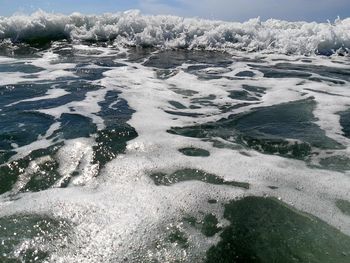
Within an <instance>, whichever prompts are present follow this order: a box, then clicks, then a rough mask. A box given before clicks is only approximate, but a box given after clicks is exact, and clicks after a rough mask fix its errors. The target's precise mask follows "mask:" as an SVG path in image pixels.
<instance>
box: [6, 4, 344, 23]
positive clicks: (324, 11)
mask: <svg viewBox="0 0 350 263" xmlns="http://www.w3.org/2000/svg"><path fill="white" fill-rule="evenodd" d="M38 9H42V10H45V11H47V12H58V13H64V14H69V13H72V12H80V13H86V14H100V13H105V12H118V11H124V10H128V9H139V10H141V11H142V13H144V14H172V15H179V16H186V17H202V18H209V19H220V20H228V21H245V20H247V19H249V18H254V17H258V16H260V17H261V19H263V20H266V19H268V18H277V19H284V20H289V21H296V20H305V21H317V22H325V21H326V20H327V19H329V20H331V21H333V20H334V19H336V18H337V16H340V17H341V18H347V17H350V0H119V1H118V0H0V15H1V16H8V15H11V14H13V13H15V12H22V13H32V12H34V11H36V10H38Z"/></svg>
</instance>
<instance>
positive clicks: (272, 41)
mask: <svg viewBox="0 0 350 263" xmlns="http://www.w3.org/2000/svg"><path fill="white" fill-rule="evenodd" d="M0 38H1V39H2V41H3V42H4V41H5V42H6V41H7V42H9V41H11V42H12V43H18V42H20V43H21V42H26V43H31V44H33V43H34V44H36V43H43V42H46V43H47V42H50V41H52V40H63V39H67V40H69V41H93V42H95V41H97V42H100V41H113V42H114V43H116V44H124V45H129V46H142V47H145V46H147V47H160V48H188V49H197V48H200V49H212V50H213V49H214V50H230V49H233V50H242V51H251V52H253V51H263V52H277V53H283V54H299V55H314V54H317V55H318V54H320V55H331V54H345V53H346V54H348V53H349V51H350V18H347V19H343V20H341V19H337V20H336V21H335V22H334V23H330V22H328V23H316V22H312V23H307V22H287V21H281V20H275V19H270V20H267V21H260V19H259V18H256V19H251V20H249V21H247V22H244V23H238V22H223V21H212V20H204V19H198V18H181V17H176V16H161V15H159V16H148V15H142V14H140V12H139V11H135V10H132V11H127V12H123V13H116V14H104V15H98V16H97V15H82V14H79V13H73V14H71V15H61V14H53V13H46V12H43V11H37V12H35V13H33V14H32V15H20V14H16V15H13V16H10V17H0Z"/></svg>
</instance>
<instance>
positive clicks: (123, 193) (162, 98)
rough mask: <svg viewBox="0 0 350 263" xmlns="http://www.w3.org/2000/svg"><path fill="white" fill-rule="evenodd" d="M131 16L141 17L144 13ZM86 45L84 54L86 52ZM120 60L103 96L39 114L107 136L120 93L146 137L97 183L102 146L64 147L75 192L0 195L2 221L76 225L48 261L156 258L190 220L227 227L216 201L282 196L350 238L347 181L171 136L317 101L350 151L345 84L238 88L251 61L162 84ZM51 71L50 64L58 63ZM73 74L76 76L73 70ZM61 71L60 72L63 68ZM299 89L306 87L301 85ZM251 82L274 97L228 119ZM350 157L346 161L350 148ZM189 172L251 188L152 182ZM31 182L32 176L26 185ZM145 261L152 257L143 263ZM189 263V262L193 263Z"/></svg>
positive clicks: (260, 79)
mask: <svg viewBox="0 0 350 263" xmlns="http://www.w3.org/2000/svg"><path fill="white" fill-rule="evenodd" d="M129 15H130V14H121V15H120V16H125V17H128V16H129ZM133 15H134V16H136V17H141V18H142V17H143V16H140V15H139V14H133ZM143 18H144V19H146V18H145V17H143ZM151 18H152V19H156V18H154V17H151ZM125 19H126V18H125ZM149 19H150V18H149ZM172 19H178V18H172ZM194 21H197V20H194ZM207 23H209V24H210V23H214V22H207ZM84 47H85V46H78V47H77V48H80V49H81V50H83V49H84ZM87 49H90V47H87ZM106 52H107V51H106ZM107 53H108V52H107ZM255 56H256V55H249V54H246V57H244V58H246V59H247V58H250V59H254V58H256V57H255ZM49 57H50V59H55V56H51V55H50V56H49V55H48V56H47V59H48V61H49ZM281 58H283V59H288V60H290V63H292V64H293V63H299V64H300V63H301V62H300V61H298V59H299V58H298V57H286V56H277V55H271V56H267V57H266V58H265V59H264V60H263V61H262V62H263V64H264V65H269V66H273V65H275V64H276V63H277V62H275V61H274V59H281ZM337 59H340V58H337ZM294 60H295V61H297V62H295V61H294ZM39 62H40V64H41V65H42V64H43V63H46V62H45V59H43V60H40V61H39ZM120 62H122V63H124V64H126V66H125V67H117V68H113V69H111V70H109V71H106V72H105V73H104V74H103V78H102V79H101V80H98V81H94V82H93V83H94V84H98V85H101V86H103V87H104V88H101V89H99V90H93V91H90V92H88V93H87V94H86V97H85V99H84V100H82V101H75V102H70V103H68V104H66V105H62V106H59V107H57V108H52V109H42V110H39V111H40V112H42V113H45V114H49V115H52V116H54V117H55V118H56V119H58V118H59V117H60V116H61V115H62V113H72V112H71V110H70V109H71V108H74V110H75V111H74V113H77V114H81V115H83V116H86V117H89V118H91V119H92V120H93V121H94V123H96V124H97V126H98V127H99V129H102V128H103V127H104V126H103V120H102V119H101V118H100V117H98V116H97V115H96V114H98V112H99V111H100V110H101V107H100V105H99V102H101V101H103V100H104V97H105V95H106V94H107V91H111V90H116V91H118V92H121V94H120V95H118V100H119V99H125V100H126V101H127V102H128V104H129V106H130V107H131V108H132V109H134V110H135V111H136V112H135V113H134V114H133V115H132V118H131V120H130V121H129V122H128V123H129V124H130V125H131V126H132V127H134V128H135V129H136V131H137V132H138V137H137V138H135V139H134V140H132V141H129V142H128V145H127V149H126V153H125V154H120V155H118V156H117V158H115V159H114V160H112V161H111V162H109V163H107V165H106V167H104V168H103V170H102V171H101V172H100V176H99V177H94V176H95V175H96V167H94V166H93V165H92V164H91V159H92V150H91V148H92V146H93V145H94V143H95V142H94V139H93V137H92V138H89V139H87V138H78V139H74V140H69V141H65V146H63V147H62V148H61V149H60V150H59V151H58V153H57V155H56V156H55V158H57V159H58V162H59V164H60V168H59V171H60V173H61V175H63V177H64V178H65V177H69V176H70V175H71V174H72V173H73V172H74V171H77V170H78V171H79V172H80V176H79V177H77V178H73V180H72V183H71V184H70V185H69V187H67V188H64V189H57V188H56V189H49V190H46V191H42V192H39V193H25V194H20V195H19V196H18V197H19V199H18V200H8V199H6V196H1V197H0V200H1V202H0V208H1V209H0V216H3V215H9V214H16V213H48V214H51V215H54V216H57V217H60V218H65V219H67V220H69V221H70V222H72V223H73V225H74V229H73V230H72V233H71V235H72V243H71V244H69V246H67V247H68V248H67V249H63V250H62V251H60V250H59V251H55V253H54V254H52V255H50V258H49V259H48V262H62V263H63V262H122V261H123V260H126V261H128V260H129V261H132V257H133V255H132V253H135V251H137V254H142V252H145V251H146V252H149V251H150V252H149V253H148V255H150V254H151V252H152V249H151V248H150V246H152V244H153V243H155V242H154V241H155V240H156V239H157V237H160V238H163V237H164V236H165V235H166V234H167V233H168V232H167V231H168V230H167V228H168V229H169V228H171V227H172V226H173V225H174V224H175V225H176V224H178V223H179V222H180V221H181V220H182V217H183V216H184V215H195V216H200V213H201V212H202V213H215V214H216V215H217V216H218V218H219V221H220V223H221V224H225V221H224V220H223V219H222V217H221V216H220V215H222V207H221V204H218V205H217V206H212V205H208V203H207V200H208V199H217V200H219V201H220V202H227V201H228V200H231V199H234V198H237V197H242V196H245V195H258V196H264V195H267V196H274V197H278V198H280V199H282V200H283V201H284V202H286V203H288V204H290V205H293V206H295V207H296V208H297V209H300V210H302V211H306V212H309V213H311V214H313V215H316V216H318V217H319V218H321V219H323V220H325V221H326V222H328V223H330V224H332V225H333V226H335V227H337V228H339V229H340V230H341V231H342V232H344V233H346V234H350V225H349V220H348V219H349V218H348V217H347V216H346V215H344V214H342V213H341V212H340V211H339V209H337V207H336V206H335V203H334V200H335V199H337V198H339V199H344V200H350V197H349V193H350V191H349V185H350V184H349V175H348V174H346V173H341V172H334V171H329V170H320V169H314V168H310V167H308V166H307V165H306V164H305V163H304V162H303V161H299V160H292V159H287V158H282V157H278V156H273V155H264V154H261V153H258V152H256V151H253V150H248V149H245V150H242V151H244V153H246V155H243V154H242V152H241V151H239V150H230V149H219V148H215V147H213V145H212V143H210V142H205V141H202V140H198V139H195V138H186V137H182V136H176V135H173V134H170V133H167V132H166V131H167V130H168V129H169V128H170V127H174V126H179V127H182V126H186V125H194V124H200V123H206V122H209V121H216V120H219V119H221V118H224V117H227V116H228V115H230V114H235V113H240V112H245V111H248V110H250V109H253V108H256V107H264V106H271V105H276V104H280V103H284V102H290V101H296V100H300V99H304V98H307V97H310V96H313V97H314V100H315V101H316V102H317V108H316V110H315V111H314V114H315V115H316V117H317V118H318V121H317V124H318V125H319V126H320V127H321V128H323V129H324V130H325V131H326V133H327V135H328V136H329V137H331V138H334V139H335V140H337V141H339V142H341V143H343V144H344V145H345V146H347V147H348V146H349V143H348V139H347V138H345V137H344V136H343V135H342V132H341V127H340V124H339V117H338V115H337V112H338V111H340V110H344V109H346V108H347V107H348V105H349V104H350V99H349V97H348V96H347V95H348V94H349V91H348V89H347V85H343V86H342V85H332V84H329V83H327V82H319V83H315V82H313V81H310V80H301V79H300V78H296V77H290V78H266V77H264V74H263V73H262V72H260V71H258V70H253V71H254V73H256V75H255V76H254V77H253V78H241V79H235V80H234V81H233V80H232V79H231V78H232V77H235V75H236V74H237V73H238V72H241V71H244V70H250V71H251V70H252V69H251V67H250V66H249V65H248V64H249V63H246V62H237V63H233V64H232V65H228V66H227V67H226V69H225V70H224V69H223V68H209V69H206V70H202V71H203V73H208V72H209V73H210V74H216V75H217V76H221V77H222V78H219V79H210V80H203V79H199V78H197V77H196V76H195V75H193V74H190V73H188V72H186V69H187V68H188V66H189V65H186V64H184V65H182V66H180V67H179V68H178V69H177V70H178V72H177V74H175V75H174V76H172V77H170V78H168V79H165V80H160V79H158V78H157V77H156V75H155V71H154V68H151V67H146V66H144V65H142V64H140V63H136V62H135V63H131V62H127V61H123V60H121V61H120ZM34 63H35V62H34ZM312 63H313V65H314V66H316V65H327V66H331V67H334V68H336V67H337V68H344V67H346V65H345V66H344V65H342V64H337V63H333V62H332V61H330V60H327V59H324V58H323V59H319V58H313V61H312ZM38 65H39V64H38ZM47 65H48V66H50V63H47ZM66 66H67V67H68V68H72V66H70V65H66ZM66 66H64V67H62V69H64V68H66ZM59 67H60V66H59V65H57V68H59ZM301 81H302V82H303V83H302V85H297V84H300V82H301ZM244 84H245V85H252V86H259V87H264V88H266V89H267V90H266V94H263V95H262V97H261V98H260V104H251V105H248V106H246V107H242V108H239V109H235V110H232V111H230V112H228V113H222V112H220V111H219V110H218V106H222V105H225V104H227V103H231V104H235V103H237V100H234V99H231V98H228V93H229V92H230V91H232V90H237V91H239V90H242V85H244ZM346 84H348V83H346ZM174 88H177V89H180V90H192V91H195V92H197V93H196V94H194V95H193V96H192V97H190V98H189V97H187V96H183V95H181V94H178V93H176V92H174ZM312 90H318V91H325V92H331V93H336V94H340V95H342V97H340V98H339V99H337V103H336V104H335V103H332V97H330V96H331V95H329V94H325V93H319V92H314V91H312ZM212 94H214V95H215V96H216V98H215V99H213V100H212V101H213V102H214V104H215V106H210V105H209V106H206V107H203V108H201V109H186V111H188V112H193V113H200V114H205V115H203V116H202V117H201V118H193V117H190V116H176V117H174V115H171V114H168V113H166V112H165V110H168V109H169V108H170V105H169V100H170V99H171V100H174V101H178V102H180V103H181V104H183V105H185V106H189V105H191V104H192V101H191V99H200V98H203V97H207V96H209V95H212ZM56 95H57V94H56ZM113 105H116V104H115V102H112V104H111V105H110V106H111V107H112V106H113ZM59 127H60V126H59V123H58V122H56V123H54V124H53V125H52V126H51V127H50V128H49V129H48V131H47V133H46V135H45V136H43V138H39V140H38V141H37V142H34V143H33V144H31V145H28V146H26V147H22V148H19V149H16V150H17V151H18V152H19V153H18V154H20V153H21V156H23V155H25V154H27V153H28V152H29V151H30V150H33V149H37V148H38V147H47V146H48V145H50V143H51V142H50V141H47V140H46V139H45V138H47V137H49V136H50V135H51V134H52V133H53V132H54V131H55V130H57V129H59ZM183 147H198V148H203V149H206V150H208V151H209V152H210V156H209V157H206V158H202V157H196V158H195V157H193V158H192V157H188V156H184V155H183V154H181V153H180V152H179V151H178V149H179V148H183ZM344 151H345V153H346V151H348V150H344ZM16 156H17V155H16ZM39 161H40V160H39ZM35 165H36V163H35V162H34V163H31V166H30V167H29V168H28V170H27V172H28V173H29V172H31V170H30V169H34V170H35ZM182 168H192V169H202V170H205V171H207V172H210V173H214V174H216V175H218V176H220V177H221V178H224V179H225V180H234V181H243V182H248V183H250V184H251V188H250V189H249V190H244V189H240V188H236V187H230V186H218V185H210V184H206V183H203V182H198V181H190V182H182V183H178V184H175V185H172V186H156V185H155V184H154V182H153V181H152V180H151V179H150V177H149V176H148V175H149V174H150V173H152V172H158V171H163V172H172V171H176V170H178V169H182ZM24 176H25V174H24V175H23V176H22V177H24ZM24 179H25V178H24ZM77 185H84V187H74V186H77ZM271 185H273V186H277V187H279V188H278V189H276V190H271V189H269V188H268V186H271ZM200 211H201V212H200ZM217 240H218V236H216V237H214V238H209V239H207V238H205V237H204V236H202V235H201V234H199V237H196V236H195V235H193V236H192V235H191V236H190V237H189V242H190V244H191V249H192V250H193V251H194V252H193V251H191V252H193V253H196V250H198V251H202V252H203V251H205V250H206V248H208V247H209V246H210V245H211V244H213V243H215V242H217ZM62 247H63V246H62ZM198 251H197V252H198ZM178 253H180V254H181V253H182V252H181V249H180V248H178V247H175V246H174V247H171V248H170V249H168V250H166V251H162V252H161V256H162V258H161V259H162V260H160V261H161V262H174V258H176V259H179V258H180V257H179V256H178V255H179V254H178ZM198 253H200V252H198ZM145 255H147V253H145ZM181 256H183V254H181ZM145 261H147V258H145V259H144V261H143V262H145ZM150 261H151V259H150ZM186 261H187V262H188V261H190V259H189V258H187V259H186V260H185V262H186ZM141 262H142V261H141Z"/></svg>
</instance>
